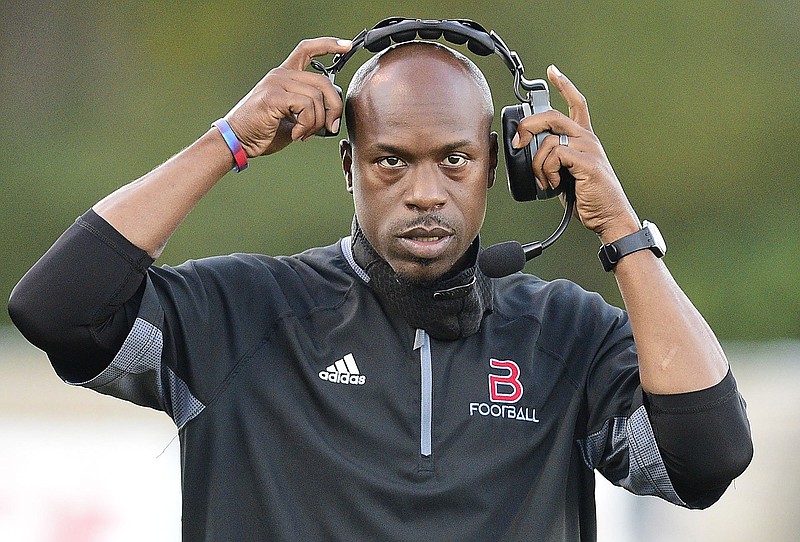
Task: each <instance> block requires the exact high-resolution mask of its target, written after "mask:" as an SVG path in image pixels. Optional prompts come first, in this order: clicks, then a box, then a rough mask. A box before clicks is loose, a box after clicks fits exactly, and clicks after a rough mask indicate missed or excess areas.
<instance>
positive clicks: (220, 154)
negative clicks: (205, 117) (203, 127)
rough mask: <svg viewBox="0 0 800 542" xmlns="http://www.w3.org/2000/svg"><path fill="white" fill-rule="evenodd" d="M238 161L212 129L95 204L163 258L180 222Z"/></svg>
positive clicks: (108, 218)
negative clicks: (163, 251) (166, 246)
mask: <svg viewBox="0 0 800 542" xmlns="http://www.w3.org/2000/svg"><path fill="white" fill-rule="evenodd" d="M233 164H234V161H233V156H232V155H231V152H230V150H229V149H228V147H227V145H226V144H225V141H224V139H223V138H222V135H220V133H219V131H218V130H217V129H216V128H211V129H209V130H208V131H207V132H206V133H205V134H204V135H203V136H202V137H200V138H199V139H198V140H197V141H195V142H194V143H193V144H192V145H190V146H189V147H187V148H186V149H184V150H183V151H181V152H179V153H178V154H176V155H175V156H173V157H172V158H170V159H169V160H167V161H166V162H165V163H163V164H162V165H160V166H159V167H157V168H155V169H154V170H152V171H151V172H149V173H147V174H146V175H144V176H143V177H141V178H139V179H137V180H135V181H133V182H131V183H130V184H128V185H126V186H123V187H122V188H120V189H119V190H117V191H115V192H113V193H112V194H111V195H109V196H107V197H105V198H104V199H103V200H101V201H100V202H99V203H97V204H96V205H95V206H94V207H93V209H94V211H95V212H96V213H97V214H98V215H100V216H101V217H103V218H104V219H105V220H106V221H107V222H108V223H109V224H111V225H112V226H114V228H115V229H116V230H117V231H119V232H120V233H121V234H122V235H124V236H125V238H127V239H128V240H129V241H131V242H132V243H133V244H134V245H136V246H137V247H139V248H141V249H142V250H144V251H146V252H147V253H148V254H149V255H150V256H151V257H153V258H157V257H158V256H159V255H160V254H161V252H162V250H163V249H164V246H165V245H166V243H167V241H168V240H169V238H170V236H171V235H172V234H173V233H174V231H175V230H176V229H177V227H178V226H179V225H180V223H181V222H183V220H184V219H185V218H186V216H187V215H188V214H189V212H190V211H191V210H192V209H193V208H194V206H195V205H196V204H197V203H198V202H199V201H200V199H201V198H202V197H203V196H204V195H205V194H207V193H208V192H209V191H210V190H211V189H212V188H213V187H214V185H215V184H216V183H217V182H218V181H219V180H220V179H221V178H222V177H223V176H224V175H225V174H226V173H227V172H228V171H230V170H231V168H232V167H233Z"/></svg>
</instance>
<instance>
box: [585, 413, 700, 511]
mask: <svg viewBox="0 0 800 542" xmlns="http://www.w3.org/2000/svg"><path fill="white" fill-rule="evenodd" d="M578 446H579V448H580V450H581V453H582V454H583V460H584V463H586V466H587V467H588V468H589V469H595V468H596V469H597V470H599V471H600V472H601V473H602V474H603V476H605V477H606V478H607V479H608V480H609V481H610V482H611V483H613V484H614V485H618V486H621V487H624V488H625V489H627V490H628V491H630V492H632V493H634V494H636V495H654V496H656V497H660V498H662V499H664V500H665V501H668V502H671V503H673V504H677V505H679V506H687V504H686V503H685V502H683V500H682V499H681V498H680V497H679V496H678V494H677V493H676V492H675V489H674V488H673V487H672V482H671V481H670V479H669V475H668V474H667V469H666V467H665V466H664V461H663V460H662V458H661V454H660V452H659V451H658V445H657V443H656V438H655V435H654V434H653V428H652V426H651V425H650V419H649V418H648V417H647V411H646V410H645V408H644V405H642V406H640V407H639V408H637V409H636V410H635V411H634V412H633V413H632V414H631V416H630V417H627V418H626V417H615V418H610V419H608V420H607V421H606V423H605V424H604V425H603V427H602V429H601V430H600V431H598V432H596V433H593V434H591V435H589V436H588V437H587V438H586V439H585V440H579V441H578ZM626 467H627V468H626Z"/></svg>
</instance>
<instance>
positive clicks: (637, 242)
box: [597, 222, 664, 271]
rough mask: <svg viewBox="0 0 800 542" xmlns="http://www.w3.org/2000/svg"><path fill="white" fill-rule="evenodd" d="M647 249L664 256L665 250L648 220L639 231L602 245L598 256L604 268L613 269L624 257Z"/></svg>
mask: <svg viewBox="0 0 800 542" xmlns="http://www.w3.org/2000/svg"><path fill="white" fill-rule="evenodd" d="M645 249H650V250H652V251H653V253H654V254H655V255H656V256H657V257H659V258H661V257H662V256H664V251H662V250H661V249H660V248H659V247H658V245H657V243H656V240H655V239H654V237H653V234H652V232H651V231H650V228H649V227H648V225H647V223H646V222H645V227H643V228H642V229H640V230H639V231H637V232H633V233H631V234H629V235H626V236H625V237H622V238H621V239H617V240H616V241H614V242H613V243H607V244H605V245H603V246H601V247H600V250H599V251H598V252H597V257H598V258H599V259H600V263H601V264H603V269H604V270H606V271H611V270H612V269H614V266H615V265H617V262H619V261H620V260H621V259H622V258H623V257H625V256H627V255H628V254H633V253H634V252H638V251H640V250H645Z"/></svg>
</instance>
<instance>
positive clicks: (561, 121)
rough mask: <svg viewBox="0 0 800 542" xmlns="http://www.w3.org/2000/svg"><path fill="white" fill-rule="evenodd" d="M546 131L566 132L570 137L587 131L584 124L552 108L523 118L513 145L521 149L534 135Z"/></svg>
mask: <svg viewBox="0 0 800 542" xmlns="http://www.w3.org/2000/svg"><path fill="white" fill-rule="evenodd" d="M544 131H549V132H552V133H554V134H566V135H568V136H570V137H579V136H580V135H582V134H585V133H586V132H585V129H584V128H583V127H582V126H580V125H579V124H577V123H576V122H575V121H573V120H572V119H570V118H569V117H567V116H566V115H564V114H563V113H562V112H561V111H557V110H555V109H551V110H549V111H545V112H543V113H536V114H535V115H530V116H528V117H525V118H524V119H522V120H521V121H520V122H519V125H518V126H517V135H516V136H515V137H514V140H513V141H512V145H513V146H514V148H516V149H521V148H522V147H524V146H525V145H527V144H529V143H530V142H531V138H533V136H534V135H536V134H539V133H541V132H544Z"/></svg>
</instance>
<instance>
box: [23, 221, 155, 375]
mask: <svg viewBox="0 0 800 542" xmlns="http://www.w3.org/2000/svg"><path fill="white" fill-rule="evenodd" d="M152 263H153V259H152V258H151V257H150V256H149V255H148V254H147V253H146V252H145V251H143V250H141V249H140V248H138V247H136V246H135V245H133V244H132V243H131V242H130V241H128V240H127V239H126V238H125V237H124V236H122V234H120V233H119V232H117V231H116V230H115V229H114V228H113V227H112V226H111V225H110V224H108V223H107V222H106V221H105V220H103V219H102V218H101V217H100V216H99V215H97V214H96V213H95V212H94V211H92V210H89V211H87V212H86V213H84V214H83V215H82V216H81V217H79V218H78V219H77V220H76V221H75V223H74V224H72V225H71V226H70V227H69V228H68V229H67V231H66V232H64V234H63V235H62V236H61V237H60V238H59V239H58V240H57V241H56V242H55V243H54V244H53V246H52V247H50V249H49V250H48V251H47V252H46V253H45V255H44V256H42V258H41V259H40V260H39V261H38V262H37V263H36V264H35V265H34V266H33V267H32V268H31V269H30V270H29V271H28V272H27V273H26V274H25V276H24V277H23V278H22V279H21V280H20V282H19V283H18V284H17V286H16V287H15V288H14V290H13V291H12V293H11V297H10V299H9V303H8V312H9V315H10V316H11V319H12V321H13V322H14V324H15V325H16V326H17V328H19V330H20V332H21V333H22V334H23V335H24V336H25V337H26V338H27V339H28V340H29V341H30V342H31V343H32V344H34V345H35V346H37V347H38V348H41V349H42V350H44V351H45V352H46V353H47V354H48V357H49V358H50V361H51V362H52V364H53V367H54V368H55V370H56V372H57V373H58V374H59V376H61V378H63V379H64V380H66V381H69V382H82V381H87V380H90V379H91V378H93V377H95V376H97V375H98V374H100V373H101V372H102V371H103V370H104V369H105V368H106V367H107V366H108V365H109V364H110V363H111V360H112V359H113V358H114V356H115V355H116V353H117V351H118V350H119V349H120V346H121V345H122V343H123V342H124V340H125V338H126V336H127V335H128V333H129V332H130V330H131V328H132V327H133V323H134V321H135V319H136V314H137V312H138V311H139V304H140V301H141V296H142V292H143V289H144V278H145V275H146V272H147V268H148V267H149V266H150V265H151V264H152Z"/></svg>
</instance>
